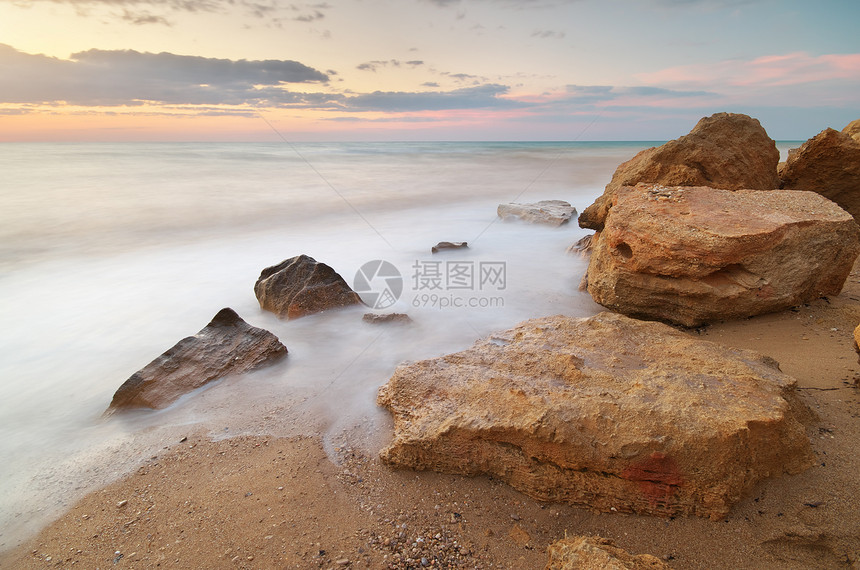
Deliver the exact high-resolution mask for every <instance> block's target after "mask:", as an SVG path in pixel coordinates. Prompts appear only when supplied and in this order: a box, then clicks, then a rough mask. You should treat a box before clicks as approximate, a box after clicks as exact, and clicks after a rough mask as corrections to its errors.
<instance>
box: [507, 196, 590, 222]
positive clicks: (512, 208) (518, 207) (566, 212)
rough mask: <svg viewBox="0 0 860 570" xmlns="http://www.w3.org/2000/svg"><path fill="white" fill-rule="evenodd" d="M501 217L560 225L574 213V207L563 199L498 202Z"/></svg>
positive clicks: (567, 220)
mask: <svg viewBox="0 0 860 570" xmlns="http://www.w3.org/2000/svg"><path fill="white" fill-rule="evenodd" d="M496 211H497V213H498V214H499V217H500V218H502V219H508V218H519V219H521V220H523V221H525V222H531V223H534V224H545V225H548V226H560V225H562V224H566V223H567V222H569V221H570V219H571V218H572V217H573V216H575V215H576V209H575V208H574V207H573V206H571V205H570V204H569V203H567V202H565V201H564V200H541V201H540V202H535V203H533V204H516V203H510V204H499V207H498V208H497V210H496Z"/></svg>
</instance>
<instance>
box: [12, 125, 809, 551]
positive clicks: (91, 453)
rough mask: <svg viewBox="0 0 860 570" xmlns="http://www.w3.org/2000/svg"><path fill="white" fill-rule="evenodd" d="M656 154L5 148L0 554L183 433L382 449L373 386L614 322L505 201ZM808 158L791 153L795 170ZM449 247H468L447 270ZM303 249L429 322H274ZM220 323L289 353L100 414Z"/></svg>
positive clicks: (562, 235)
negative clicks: (536, 337)
mask: <svg viewBox="0 0 860 570" xmlns="http://www.w3.org/2000/svg"><path fill="white" fill-rule="evenodd" d="M655 144H659V142H654V143H649V142H571V143H557V142H538V143H525V142H512V143H503V142H498V143H442V142H432V143H338V144H335V143H331V144H323V143H316V144H290V143H271V144H262V143H260V144H258V143H229V144H219V143H201V144H196V143H194V144H192V143H162V144H154V143H122V144H71V143H65V144H48V143H39V144H17V143H14V144H0V172H2V176H0V322H2V323H3V327H2V330H0V422H2V429H3V437H2V438H0V549H4V548H9V547H12V546H14V545H15V544H17V543H18V541H20V540H21V539H22V538H26V537H27V536H28V535H29V534H31V533H33V532H35V531H36V530H38V529H39V528H40V526H42V525H44V524H45V523H46V522H47V521H49V520H50V519H51V518H52V517H55V516H56V515H57V514H59V513H60V512H62V510H63V509H64V508H67V507H69V506H71V505H72V504H73V503H74V501H75V500H77V499H78V498H80V497H81V496H82V495H83V494H84V493H85V492H87V491H90V490H92V489H94V488H97V487H98V486H100V485H103V484H105V483H106V482H109V481H111V480H113V479H116V478H117V477H120V476H122V475H124V474H126V473H128V472H130V471H131V470H133V469H134V468H135V467H136V466H137V465H139V464H140V463H141V462H143V461H145V460H147V459H149V458H151V457H153V456H156V455H158V454H159V453H161V452H163V450H164V449H165V448H172V447H175V446H177V445H181V444H180V443H179V441H180V439H181V437H182V436H183V435H184V434H186V433H189V434H190V433H197V432H203V433H206V434H209V435H210V436H211V437H229V436H234V435H238V434H273V435H296V434H303V433H322V434H324V438H325V441H326V443H327V445H329V446H331V445H334V444H335V443H334V442H336V441H343V440H344V439H346V440H349V441H351V443H352V444H353V445H361V446H364V447H366V448H367V449H369V450H370V451H371V452H373V451H375V450H378V449H379V448H380V447H381V446H382V445H384V444H385V442H386V440H387V439H388V438H389V437H390V434H391V426H390V422H389V419H388V417H387V414H386V413H384V412H383V411H382V410H380V409H378V408H377V407H376V405H375V396H376V390H377V388H378V387H379V386H380V385H382V384H384V383H385V382H386V381H387V380H388V378H389V377H390V376H391V373H392V372H393V370H394V368H395V367H396V366H397V365H398V364H399V363H400V362H403V361H406V360H417V359H422V358H429V357H434V356H439V355H442V354H446V353H449V352H454V351H458V350H462V349H465V348H467V347H469V346H470V345H471V344H472V343H473V342H474V341H475V340H476V339H477V338H480V337H482V336H485V335H487V334H489V333H490V332H492V331H494V330H498V329H504V328H508V327H510V326H513V325H514V324H516V323H518V322H520V321H522V320H524V319H527V318H531V317H539V316H544V315H553V314H559V313H562V314H567V315H575V316H587V315H591V314H594V313H596V312H598V311H599V310H600V307H599V306H597V305H596V304H594V303H593V302H592V301H591V299H590V297H589V296H588V295H587V294H585V293H582V292H580V291H578V289H577V286H578V283H579V280H580V278H581V277H582V274H583V272H584V270H585V262H584V261H583V260H581V259H580V258H578V257H576V256H570V255H567V254H566V253H565V249H566V248H567V247H568V246H569V245H571V244H572V243H574V242H575V241H576V240H578V239H579V238H580V237H582V236H583V235H585V233H586V232H585V231H583V230H580V229H579V228H578V226H577V225H576V223H575V222H574V223H571V224H567V225H565V226H562V227H559V228H550V227H545V226H537V225H529V224H525V223H521V222H509V221H508V222H506V221H501V220H499V218H498V217H497V215H496V207H497V206H498V204H500V203H503V202H532V201H537V200H544V199H560V200H567V201H568V202H570V203H571V204H572V205H573V206H575V207H576V208H577V210H579V211H582V209H584V208H585V207H586V206H588V205H589V204H590V203H591V202H592V201H593V199H594V198H595V197H597V196H598V195H599V194H600V193H601V192H602V190H603V187H604V186H605V184H606V183H607V182H609V179H610V178H611V176H612V173H613V171H614V170H615V168H616V167H617V166H618V164H620V163H621V162H623V161H625V160H628V159H629V158H631V157H632V156H633V155H634V154H636V152H638V151H639V150H641V149H643V148H646V147H649V146H654V145H655ZM799 144H800V143H791V142H787V143H778V146H779V148H780V151H781V152H782V155H783V159H784V158H785V156H786V153H787V150H788V149H789V148H794V147H796V146H799ZM439 241H466V242H468V243H469V248H468V249H463V250H455V251H448V252H444V253H441V254H438V255H432V254H431V253H430V247H431V246H432V245H434V244H436V243H437V242H439ZM299 254H306V255H309V256H311V257H314V258H315V259H317V260H318V261H321V262H324V263H326V264H328V265H330V266H332V267H333V268H334V269H335V270H336V271H338V272H339V273H340V274H341V275H342V276H343V277H344V278H345V279H346V280H347V282H349V283H350V284H354V283H356V276H357V275H358V276H364V278H365V285H366V286H365V285H362V287H364V288H365V290H366V293H367V294H368V295H369V296H366V297H365V298H366V299H368V300H369V302H371V303H373V302H376V303H378V312H394V311H396V312H406V313H408V314H409V315H411V317H412V319H413V321H414V322H413V323H412V324H411V325H408V326H403V325H384V326H380V325H370V324H367V323H364V322H362V320H361V317H362V315H363V314H364V313H365V312H367V311H368V310H369V309H368V308H367V307H354V308H349V309H345V310H339V311H332V312H328V313H323V314H319V315H315V316H310V317H306V318H303V319H298V320H293V321H284V320H280V319H278V318H277V317H275V316H274V315H272V314H270V313H266V312H263V311H262V310H261V309H260V308H259V305H258V304H257V301H256V299H255V297H254V293H253V285H254V282H255V280H256V279H257V277H258V275H259V273H260V271H261V270H262V269H263V268H265V267H268V266H271V265H274V264H276V263H279V262H280V261H282V260H284V259H286V258H289V257H292V256H295V255H299ZM382 262H387V263H382ZM383 266H384V267H387V268H391V267H394V268H395V269H396V272H395V273H396V275H394V276H391V275H388V276H380V275H379V271H378V268H379V267H383ZM222 307H232V308H233V309H234V310H236V311H237V312H238V313H239V315H240V316H242V317H243V318H244V319H245V320H246V321H248V322H249V323H250V324H252V325H255V326H260V327H263V328H266V329H268V330H270V331H272V332H273V333H274V334H275V335H277V336H278V337H279V338H280V339H281V341H282V342H283V343H284V344H285V345H286V346H287V348H288V349H289V356H288V357H287V359H286V360H285V361H282V362H281V363H279V364H276V365H275V366H272V367H270V368H267V369H264V370H261V371H258V372H255V373H253V374H250V375H246V376H243V377H237V378H225V379H223V380H220V381H217V382H214V383H212V384H210V385H208V386H206V387H204V388H202V389H200V390H198V391H197V392H195V393H192V394H190V395H189V396H186V397H184V398H182V399H180V400H179V401H178V402H176V403H175V404H174V405H173V406H171V407H170V408H167V409H165V410H161V411H139V412H133V413H129V414H124V415H120V416H113V417H110V418H105V417H103V415H102V414H103V412H104V411H105V409H106V408H107V406H108V404H109V403H110V401H111V397H112V395H113V393H114V391H115V390H116V389H117V387H119V385H120V384H122V382H124V381H125V380H126V379H127V378H128V377H129V376H130V375H131V374H133V373H134V372H135V371H137V370H139V369H140V368H142V367H143V366H145V365H146V364H147V363H149V362H150V361H151V360H152V359H154V358H155V357H157V356H158V355H160V354H161V353H162V352H163V351H165V350H166V349H168V348H170V347H171V346H172V345H173V344H175V343H176V342H177V341H179V340H180V339H182V338H183V337H185V336H188V335H192V334H195V333H196V332H197V331H199V330H200V329H201V328H203V327H204V326H205V325H206V324H207V323H208V322H209V320H210V319H211V318H212V317H213V316H214V315H215V314H216V313H217V312H218V311H219V310H220V309H221V308H222Z"/></svg>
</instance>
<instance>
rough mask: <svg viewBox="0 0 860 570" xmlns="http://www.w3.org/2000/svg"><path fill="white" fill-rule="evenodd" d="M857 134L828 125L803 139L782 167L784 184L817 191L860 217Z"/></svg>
mask: <svg viewBox="0 0 860 570" xmlns="http://www.w3.org/2000/svg"><path fill="white" fill-rule="evenodd" d="M852 124H853V123H852ZM850 126H851V125H849V127H850ZM847 130H848V127H846V131H847ZM855 136H857V137H858V138H852V136H851V135H850V134H849V133H848V132H841V133H840V132H839V131H835V130H833V129H825V130H823V131H821V132H820V133H818V134H817V135H815V136H814V137H812V138H811V139H809V140H808V141H806V142H805V143H803V145H802V146H801V147H800V148H799V149H796V150H794V151H792V152H791V153H789V155H788V159H787V160H786V161H785V165H783V167H782V168H781V169H780V172H779V174H780V179H781V187H782V188H785V189H790V190H809V191H811V192H818V193H819V194H821V195H822V196H824V197H826V198H829V199H831V200H833V201H834V202H836V203H837V204H839V205H840V206H842V207H843V208H844V209H845V210H847V211H848V212H849V213H850V214H851V215H852V216H854V218H855V219H860V133H857V134H856V135H855Z"/></svg>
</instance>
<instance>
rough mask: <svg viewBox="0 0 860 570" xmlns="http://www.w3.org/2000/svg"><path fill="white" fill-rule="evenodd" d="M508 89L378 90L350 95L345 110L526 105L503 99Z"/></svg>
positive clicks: (394, 110)
mask: <svg viewBox="0 0 860 570" xmlns="http://www.w3.org/2000/svg"><path fill="white" fill-rule="evenodd" d="M507 92H508V87H507V86H505V85H496V84H489V85H481V86H478V87H467V88H464V89H455V90H453V91H424V92H414V93H413V92H403V91H374V92H373V93H366V94H360V95H355V96H353V97H349V98H348V99H346V100H345V101H344V104H345V110H349V111H383V112H389V113H402V112H416V111H442V110H453V109H489V108H512V107H520V106H523V104H521V103H518V102H517V101H513V100H510V99H503V98H500V97H499V96H500V95H504V94H506V93H507Z"/></svg>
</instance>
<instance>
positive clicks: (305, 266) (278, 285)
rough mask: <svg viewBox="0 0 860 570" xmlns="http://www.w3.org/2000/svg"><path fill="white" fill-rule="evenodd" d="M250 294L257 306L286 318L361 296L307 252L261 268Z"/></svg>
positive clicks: (341, 304)
mask: <svg viewBox="0 0 860 570" xmlns="http://www.w3.org/2000/svg"><path fill="white" fill-rule="evenodd" d="M254 294H255V295H256V296H257V300H258V301H259V302H260V307H262V308H263V309H266V310H267V311H272V312H273V313H275V314H276V315H278V316H279V317H286V318H288V319H295V318H298V317H303V316H305V315H310V314H313V313H319V312H321V311H325V310H327V309H334V308H337V307H346V306H349V305H359V304H361V297H359V296H358V293H356V292H355V291H353V290H352V289H351V288H350V287H349V285H347V284H346V281H344V280H343V277H341V276H340V275H338V274H337V272H336V271H335V270H334V269H332V268H331V267H329V266H328V265H326V264H325V263H320V262H318V261H317V260H315V259H314V258H312V257H309V256H307V255H298V256H296V257H291V258H290V259H286V260H284V261H282V262H281V263H279V264H278V265H274V266H272V267H267V268H266V269H264V270H263V271H262V273H260V277H259V278H258V279H257V282H256V283H255V284H254Z"/></svg>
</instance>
